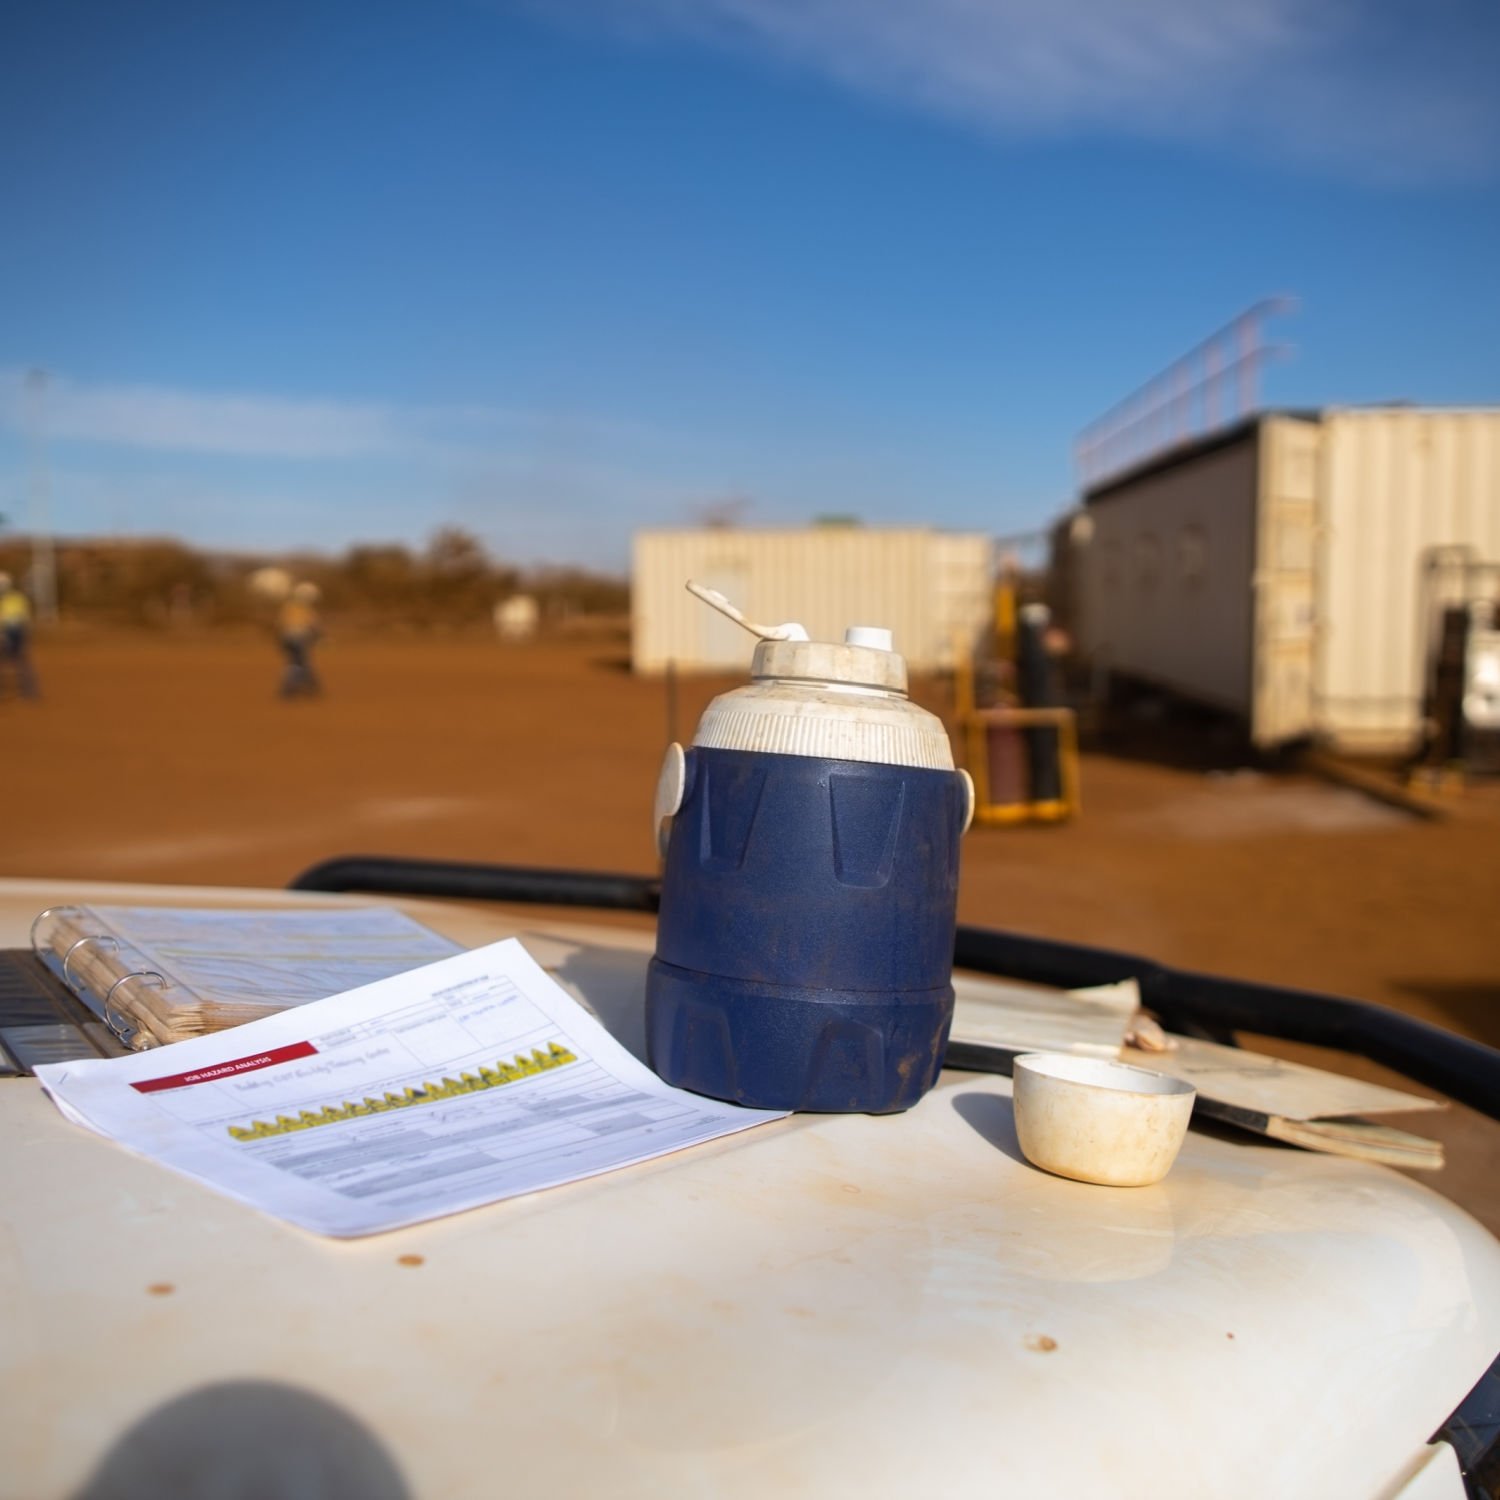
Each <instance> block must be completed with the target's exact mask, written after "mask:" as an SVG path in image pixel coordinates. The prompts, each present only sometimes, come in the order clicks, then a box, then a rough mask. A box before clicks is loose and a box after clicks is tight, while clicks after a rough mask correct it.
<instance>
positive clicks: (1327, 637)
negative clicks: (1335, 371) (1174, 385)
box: [1068, 408, 1500, 751]
mask: <svg viewBox="0 0 1500 1500" xmlns="http://www.w3.org/2000/svg"><path fill="white" fill-rule="evenodd" d="M1084 514H1085V515H1086V517H1087V523H1086V524H1085V525H1084V526H1082V527H1079V526H1074V527H1073V528H1071V529H1070V531H1069V533H1068V534H1069V535H1070V536H1071V537H1073V538H1074V539H1075V540H1074V541H1072V542H1071V543H1068V545H1070V546H1072V547H1073V548H1074V552H1073V555H1072V556H1071V557H1070V559H1069V561H1070V564H1071V565H1072V567H1073V569H1074V574H1075V577H1076V580H1077V581H1076V588H1077V609H1078V644H1079V647H1080V649H1081V650H1082V652H1083V653H1084V654H1085V655H1086V657H1087V658H1088V659H1089V660H1090V661H1091V662H1092V663H1093V664H1094V665H1095V667H1096V668H1097V669H1098V670H1099V671H1100V672H1101V673H1102V672H1115V673H1120V674H1122V675H1126V676H1129V677H1133V678H1138V679H1140V680H1143V681H1146V682H1152V683H1156V684H1159V685H1161V686H1163V687H1165V688H1167V689H1169V690H1171V691H1173V692H1175V693H1178V694H1180V695H1182V696H1184V697H1187V698H1190V699H1193V700H1195V701H1199V702H1202V703H1204V704H1208V705H1211V706H1214V707H1217V708H1220V709H1224V710H1227V711H1229V712H1230V713H1233V714H1235V715H1237V716H1239V717H1240V718H1242V719H1243V720H1244V721H1245V722H1246V724H1247V725H1248V727H1249V729H1250V734H1251V738H1252V739H1253V740H1254V742H1255V743H1257V744H1259V745H1262V746H1267V747H1271V746H1276V745H1280V744H1285V743H1287V742H1289V741H1293V740H1298V739H1303V738H1315V739H1318V740H1320V741H1323V742H1326V743H1329V744H1331V745H1334V746H1336V747H1340V748H1345V749H1354V750H1358V749H1368V750H1372V751H1375V750H1379V751H1404V750H1407V749H1410V748H1412V747H1413V746H1414V744H1415V743H1416V741H1417V738H1418V736H1419V734H1420V730H1421V704H1422V691H1423V676H1424V669H1425V659H1424V640H1423V631H1422V628H1421V622H1420V621H1419V618H1418V608H1419V575H1420V571H1421V566H1422V561H1423V557H1424V555H1425V554H1426V553H1427V551H1428V550H1429V549H1431V548H1434V547H1438V546H1465V547H1469V548H1472V549H1473V550H1474V552H1475V553H1476V554H1477V555H1479V556H1481V557H1484V558H1488V559H1495V560H1500V411H1494V410H1483V411H1437V410H1423V409H1416V408H1372V409H1367V410H1346V411H1345V410H1340V411H1327V412H1323V413H1317V414H1302V415H1299V414H1294V413H1271V414H1266V415H1264V416H1261V417H1258V418H1255V419H1252V420H1251V421H1249V422H1247V423H1244V424H1241V425H1240V426H1238V427H1236V428H1234V429H1231V430H1229V431H1227V432H1225V433H1222V434H1218V435H1215V436H1214V437H1211V438H1209V439H1206V440H1203V441H1200V442H1199V443H1197V444H1195V445H1193V446H1192V447H1190V448H1188V449H1185V450H1183V451H1181V452H1179V453H1176V454H1173V455H1168V456H1166V457H1163V458H1161V459H1158V460H1156V461H1153V462H1151V463H1149V464H1147V465H1145V466H1143V467H1142V468H1141V469H1140V470H1139V471H1137V472H1136V473H1134V474H1128V475H1125V476H1123V477H1122V478H1119V479H1115V480H1111V481H1109V482H1108V483H1106V484H1103V485H1100V486H1097V487H1096V488H1095V489H1094V490H1092V491H1091V492H1090V493H1089V494H1088V495H1086V496H1085V510H1084ZM1083 537H1086V538H1087V539H1086V540H1082V539H1081V538H1083Z"/></svg>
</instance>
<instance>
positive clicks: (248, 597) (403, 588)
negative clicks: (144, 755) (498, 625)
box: [0, 527, 630, 631]
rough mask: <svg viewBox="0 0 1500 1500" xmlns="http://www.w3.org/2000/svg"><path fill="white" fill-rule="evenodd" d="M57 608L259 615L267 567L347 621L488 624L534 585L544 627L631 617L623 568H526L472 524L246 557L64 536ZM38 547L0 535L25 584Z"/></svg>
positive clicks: (136, 621)
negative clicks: (335, 549)
mask: <svg viewBox="0 0 1500 1500" xmlns="http://www.w3.org/2000/svg"><path fill="white" fill-rule="evenodd" d="M56 556H57V602H58V611H59V614H60V615H61V617H62V618H63V619H64V620H65V621H78V622H81V623H98V624H111V625H132V626H146V627H156V628H169V627H174V626H176V627H188V626H224V625H236V624H249V623H252V622H256V621H261V620H264V619H266V618H268V616H269V615H270V614H271V613H274V608H275V605H274V600H272V599H268V598H267V596H266V594H265V592H264V591H263V590H260V591H258V590H257V588H256V587H255V586H254V585H253V584H252V579H254V578H255V577H256V575H257V574H263V573H264V572H265V571H266V570H268V569H274V570H279V571H282V572H284V573H285V574H286V575H288V576H289V577H290V578H294V579H307V580H309V581H310V582H312V583H315V584H317V586H318V588H319V589H320V590H321V592H322V601H323V608H324V609H325V611H326V612H327V614H328V615H329V616H330V618H336V619H337V621H338V624H339V626H340V628H346V627H352V628H355V629H359V630H370V631H382V630H448V631H451V630H464V629H469V628H475V629H484V630H489V629H492V628H493V624H492V618H493V611H494V608H495V606H496V604H498V603H500V602H501V601H502V600H504V599H507V598H510V597H512V596H514V595H516V594H523V593H524V594H529V595H531V597H533V598H534V599H535V600H536V601H537V604H538V606H539V610H540V617H541V623H542V628H543V629H544V630H546V629H549V628H554V629H555V628H559V627H565V626H567V625H568V624H569V623H570V622H575V621H580V620H589V621H602V620H610V619H617V620H622V619H623V617H624V616H625V614H626V613H627V612H628V610H629V607H630V595H629V586H628V584H627V583H626V582H625V580H624V579H622V578H615V577H611V576H609V575H606V574H599V573H592V572H590V571H588V570H587V569H583V568H556V567H548V568H532V569H524V568H518V567H514V566H512V565H510V564H507V563H504V562H501V561H498V560H497V559H495V558H492V557H491V556H490V555H489V553H488V552H487V550H486V549H485V547H484V544H483V543H482V542H481V541H480V540H479V539H478V538H477V537H475V536H472V535H471V534H470V533H468V532H467V531H462V530H460V529H458V528H456V527H444V528H442V529H440V530H438V531H436V532H434V533H433V535H432V536H431V537H430V538H429V539H428V542H427V544H426V545H425V546H424V547H422V548H421V549H417V550H414V549H412V548H409V547H405V546H400V545H395V544H391V545H384V544H382V545H368V544H364V545H359V546H354V547H351V548H349V550H348V551H347V552H345V553H343V554H342V555H341V556H337V557H329V556H326V555H320V554H313V553H304V554H283V555H280V556H269V555H259V556H245V555H242V554H227V553H215V552H200V551H198V550H196V549H195V548H192V547H189V546H187V545H186V544H184V543H182V542H178V541H172V540H168V539H133V538H132V539H99V540H83V539H80V540H60V541H59V542H58V543H57V544H56ZM30 567H31V547H30V543H29V541H28V539H27V538H26V537H24V536H9V537H0V572H6V573H9V574H11V575H12V577H14V578H15V579H16V581H17V582H18V583H19V584H21V586H22V587H23V588H25V587H26V586H27V584H28V580H29V576H30Z"/></svg>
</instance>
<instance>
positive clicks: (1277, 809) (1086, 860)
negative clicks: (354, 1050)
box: [0, 633, 1500, 1229]
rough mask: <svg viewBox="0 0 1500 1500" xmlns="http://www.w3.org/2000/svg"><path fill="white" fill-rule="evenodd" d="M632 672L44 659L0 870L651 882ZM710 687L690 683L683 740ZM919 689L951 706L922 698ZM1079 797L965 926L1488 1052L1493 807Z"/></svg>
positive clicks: (977, 876) (1453, 1149)
mask: <svg viewBox="0 0 1500 1500" xmlns="http://www.w3.org/2000/svg"><path fill="white" fill-rule="evenodd" d="M625 654H626V653H625V646H624V643H623V641H621V640H618V639H600V640H596V641H566V642H543V643H538V644H532V645H527V646H521V647H516V646H511V647H506V646H502V645H500V644H499V643H497V642H495V641H493V640H488V639H457V640H440V639H433V640H412V639H403V640H394V641H381V640H338V639H335V640H334V641H332V642H331V643H329V644H328V646H327V648H326V649H325V650H324V651H323V653H322V657H321V668H322V671H323V675H324V678H325V680H326V683H327V687H328V691H327V694H326V696H325V697H324V698H322V699H320V700H318V701H315V702H292V703H286V702H281V701H278V700H277V698H276V697H275V694H274V688H275V684H276V681H277V678H278V674H279V662H278V660H277V657H276V654H275V651H274V649H273V646H272V645H271V643H270V642H269V641H266V640H262V639H259V638H256V637H252V636H245V637H234V636H214V637H206V636H194V637H186V636H184V637H150V636H129V635H106V634H88V633H77V634H72V635H66V636H62V637H59V638H54V639H53V640H51V641H44V642H43V643H42V646H41V647H40V649H39V650H38V652H37V666H38V670H39V673H40V675H41V678H42V687H43V690H44V695H45V696H44V698H43V700H42V701H41V702H39V703H35V704H31V703H18V702H15V701H14V700H13V699H11V698H9V697H7V698H6V699H5V700H4V701H0V747H3V748H0V772H3V783H0V784H3V787H4V791H5V796H4V801H3V813H0V817H3V828H0V874H4V875H11V876H28V877H38V878H46V877H54V878H59V879H63V878H66V879H91V878H92V879H102V880H140V881H158V882H212V883H218V884H240V885H244V884H264V885H281V884H284V883H285V882H286V881H287V880H288V879H289V878H291V877H292V876H293V875H295V874H296V873H297V872H298V871H300V870H302V869H304V868H305V867H306V866H308V865H310V864H312V863H314V862H316V861H318V860H320V859H323V858H326V857H327V856H329V855H331V854H337V853H353V852H361V853H383V854H406V855H425V856H432V857H447V858H454V859H475V860H495V861H501V862H507V863H518V864H541V865H559V866H569V867H575V868H589V869H623V870H637V871H643V872H644V871H650V870H652V869H653V868H654V856H653V851H652V844H651V836H650V805H651V795H652V790H653V788H654V785H655V779H656V772H657V767H658V764H659V761H660V758H661V752H662V748H663V745H664V744H665V742H666V740H667V738H668V722H667V716H668V715H667V694H666V689H665V686H664V684H663V683H662V682H660V681H642V680H638V679H636V678H633V677H631V676H630V675H629V674H628V672H627V671H626V670H625V669H624V667H625ZM730 685H732V679H717V680H709V679H689V680H686V681H684V682H683V683H682V684H681V685H680V688H679V693H678V697H679V703H678V711H677V722H676V731H677V733H678V735H679V736H680V737H681V738H683V739H687V738H689V737H690V736H691V733H692V728H693V725H694V724H695V723H696V721H697V717H698V713H699V711H700V710H701V708H702V706H703V705H704V704H705V703H706V702H707V700H708V698H709V697H710V696H712V694H713V693H715V692H717V691H721V690H722V689H723V688H724V687H726V686H730ZM918 696H919V697H921V698H922V699H923V701H925V702H926V703H927V704H928V706H929V707H933V708H935V709H937V710H938V711H940V712H942V711H944V710H945V708H946V706H947V705H946V703H945V701H944V699H943V695H942V692H941V689H940V688H938V687H937V686H935V685H933V686H929V687H925V688H923V689H922V690H920V691H919V694H918ZM1173 758H1174V759H1176V758H1177V757H1175V756H1174V757H1173ZM1083 795H1084V803H1085V811H1084V815H1083V817H1082V818H1081V819H1080V820H1079V821H1077V822H1076V823H1073V824H1071V825H1068V826H1062V827H1027V828H1015V829H983V830H976V831H975V832H973V833H971V835H970V836H969V838H968V839H967V840H966V843H965V848H964V855H963V860H964V867H963V877H962V887H961V898H960V915H961V917H962V919H964V920H967V921H972V922H978V923H983V924H986V925H990V926H1003V927H1010V928H1015V929H1018V930H1021V931H1026V932H1034V933H1040V934H1046V935H1049V936H1055V937H1060V938H1067V939H1070V940H1074V941H1079V942H1086V943H1095V944H1101V945H1104V946H1117V947H1121V948H1126V949H1129V950H1132V951H1135V952H1140V953H1146V954H1149V955H1151V956H1152V957H1155V958H1158V959H1161V960H1163V961H1165V962H1168V963H1172V964H1178V965H1182V966H1186V967H1190V968H1195V969H1204V970H1209V971H1212V972H1217V973H1222V974H1233V975H1242V976H1247V977H1251V978H1257V979H1264V980H1272V981H1277V982H1281V983H1286V984H1293V985H1300V986H1304V987H1308V988H1313V989H1324V990H1331V991H1334V992H1337V993H1343V994H1349V995H1354V996H1358V997H1360V998H1364V999H1370V1000H1377V1001H1381V1002H1383V1003H1385V1004H1388V1005H1392V1006H1396V1007H1399V1008H1400V1009H1402V1010H1405V1011H1408V1012H1410V1013H1411V1014H1413V1015H1417V1016H1421V1017H1423V1018H1425V1019H1428V1020H1432V1021H1436V1022H1438V1023H1440V1024H1442V1025H1445V1026H1448V1027H1451V1028H1453V1029H1455V1030H1458V1031H1461V1032H1463V1033H1465V1034H1466V1035H1469V1036H1472V1037H1476V1038H1478V1039H1480V1040H1483V1041H1486V1042H1488V1043H1490V1044H1491V1045H1500V947H1497V943H1496V937H1495V926H1496V895H1497V892H1500V881H1497V878H1496V877H1497V873H1500V841H1497V837H1496V835H1497V833H1500V815H1497V809H1496V802H1495V799H1494V798H1493V797H1486V796H1476V797H1471V798H1468V799H1466V800H1463V801H1461V802H1460V803H1458V804H1456V806H1455V813H1454V815H1453V816H1452V817H1450V818H1448V819H1445V820H1443V821H1440V822H1436V823H1431V822H1423V821H1420V820H1417V819H1414V818H1410V817H1408V816H1406V815H1404V814H1401V813H1398V812H1395V811H1392V810H1391V809H1389V808H1386V807H1382V806H1380V805H1378V804H1376V803H1373V802H1371V801H1369V800H1367V799H1365V798H1364V797H1362V796H1361V795H1360V794H1358V793H1355V792H1351V791H1345V790H1342V789H1336V788H1332V787H1328V786H1325V785H1323V784H1321V783H1318V782H1314V781H1310V780H1305V779H1301V778H1294V777H1281V776H1268V775H1262V774H1257V773H1253V772H1237V773H1232V774H1222V773H1221V774H1206V773H1204V772H1203V771H1201V770H1188V769H1181V768H1174V767H1172V766H1169V765H1166V764H1163V763H1161V762H1160V761H1150V760H1130V759H1124V758H1119V757H1105V756H1101V755H1091V756H1087V757H1085V763H1084V768H1083ZM1278 1050H1286V1051H1288V1052H1291V1053H1292V1054H1293V1055H1297V1056H1302V1057H1304V1058H1306V1059H1307V1060H1312V1061H1319V1062H1322V1063H1324V1064H1325V1065H1328V1064H1329V1062H1330V1060H1329V1058H1328V1057H1327V1056H1326V1055H1319V1056H1314V1055H1313V1054H1311V1053H1310V1052H1307V1051H1297V1050H1296V1049H1278ZM1338 1065H1339V1066H1347V1067H1348V1068H1349V1069H1350V1070H1351V1071H1357V1072H1360V1073H1362V1074H1364V1075H1365V1076H1370V1077H1387V1080H1388V1081H1396V1080H1390V1079H1389V1078H1388V1075H1384V1074H1382V1073H1381V1072H1380V1071H1379V1070H1378V1069H1374V1068H1373V1067H1370V1066H1368V1065H1364V1064H1361V1063H1358V1062H1344V1063H1339V1064H1338ZM1432 1118H1433V1117H1427V1118H1425V1119H1424V1118H1422V1117H1414V1118H1413V1120H1412V1121H1411V1125H1412V1128H1414V1129H1417V1130H1425V1131H1428V1132H1429V1133H1432V1134H1439V1135H1442V1136H1443V1137H1444V1139H1445V1140H1446V1142H1447V1144H1448V1149H1449V1159H1450V1165H1449V1167H1448V1168H1447V1170H1446V1171H1445V1172H1443V1173H1442V1174H1440V1175H1438V1176H1437V1177H1429V1178H1428V1179H1427V1180H1428V1181H1430V1182H1432V1183H1433V1185H1435V1186H1437V1187H1438V1188H1439V1189H1440V1190H1442V1191H1444V1192H1446V1193H1448V1194H1449V1195H1450V1196H1452V1197H1454V1198H1456V1199H1457V1200H1458V1201H1460V1202H1463V1203H1464V1204H1465V1206H1467V1207H1468V1208H1469V1209H1470V1211H1471V1212H1474V1213H1476V1214H1477V1215H1478V1216H1480V1217H1481V1218H1483V1219H1484V1220H1485V1221H1486V1222H1487V1223H1489V1224H1490V1225H1491V1226H1492V1227H1494V1228H1496V1229H1500V1189H1497V1188H1496V1187H1495V1186H1493V1185H1492V1183H1491V1180H1490V1179H1491V1177H1492V1175H1493V1174H1492V1173H1491V1172H1490V1170H1489V1159H1490V1157H1491V1156H1492V1154H1493V1152H1494V1150H1495V1147H1496V1144H1497V1143H1500V1126H1496V1125H1493V1124H1491V1123H1490V1122H1489V1121H1487V1120H1484V1119H1483V1118H1482V1117H1480V1116H1477V1115H1473V1114H1471V1113H1470V1112H1469V1111H1466V1110H1459V1109H1454V1110H1452V1111H1450V1112H1449V1113H1448V1114H1447V1115H1446V1116H1445V1117H1443V1118H1442V1119H1441V1121H1440V1122H1439V1123H1438V1124H1437V1125H1435V1126H1433V1125H1431V1124H1430V1123H1429V1122H1430V1120H1431V1119H1432ZM1397 1123H1402V1122H1399V1121H1398V1122H1397Z"/></svg>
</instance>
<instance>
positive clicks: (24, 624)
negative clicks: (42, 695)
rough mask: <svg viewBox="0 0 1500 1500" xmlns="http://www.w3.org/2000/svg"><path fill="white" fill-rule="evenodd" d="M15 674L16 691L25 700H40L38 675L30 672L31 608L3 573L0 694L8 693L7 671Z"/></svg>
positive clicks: (0, 582) (0, 586)
mask: <svg viewBox="0 0 1500 1500" xmlns="http://www.w3.org/2000/svg"><path fill="white" fill-rule="evenodd" d="M7 667H8V668H10V670H11V671H12V672H13V673H14V674H15V679H16V691H17V692H18V693H19V694H20V695H21V696H22V697H23V698H35V697H36V696H37V686H36V673H35V672H34V671H32V668H31V604H30V601H29V600H28V599H27V598H26V595H25V594H23V593H22V592H21V591H20V589H18V588H17V587H16V586H15V584H14V583H13V582H12V581H11V576H10V574H9V573H0V694H3V693H4V691H5V674H4V669H5V668H7Z"/></svg>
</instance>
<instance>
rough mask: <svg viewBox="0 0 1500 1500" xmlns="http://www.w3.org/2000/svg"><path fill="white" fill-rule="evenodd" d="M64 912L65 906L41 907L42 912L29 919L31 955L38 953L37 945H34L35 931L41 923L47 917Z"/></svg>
mask: <svg viewBox="0 0 1500 1500" xmlns="http://www.w3.org/2000/svg"><path fill="white" fill-rule="evenodd" d="M66 910H67V907H65V906H46V907H43V908H42V910H41V911H39V912H38V913H37V914H36V915H35V916H34V917H33V918H32V919H31V949H32V952H33V953H35V952H37V951H39V950H38V949H37V945H36V930H37V928H38V927H40V926H41V925H42V923H43V922H45V921H46V920H47V918H48V917H51V916H56V914H57V913H58V912H60V911H66Z"/></svg>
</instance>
